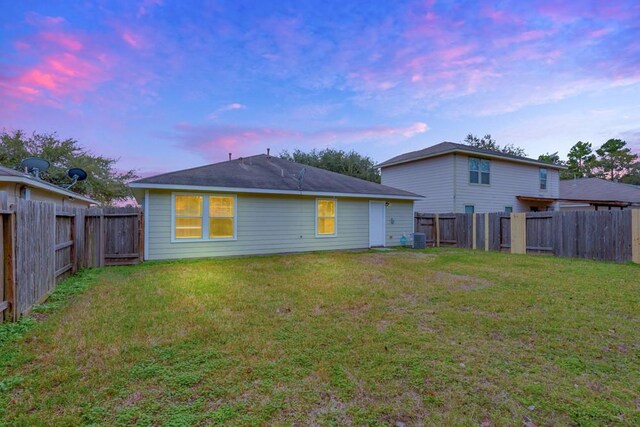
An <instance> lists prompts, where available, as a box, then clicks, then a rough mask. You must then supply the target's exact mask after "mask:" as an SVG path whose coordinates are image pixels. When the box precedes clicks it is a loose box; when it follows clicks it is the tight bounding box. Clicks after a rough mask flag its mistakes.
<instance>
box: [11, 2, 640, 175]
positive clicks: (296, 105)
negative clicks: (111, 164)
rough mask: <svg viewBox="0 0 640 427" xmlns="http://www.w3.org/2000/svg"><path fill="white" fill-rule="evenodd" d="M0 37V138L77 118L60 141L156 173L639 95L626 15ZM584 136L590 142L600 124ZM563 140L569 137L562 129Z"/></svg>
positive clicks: (340, 16)
mask: <svg viewBox="0 0 640 427" xmlns="http://www.w3.org/2000/svg"><path fill="white" fill-rule="evenodd" d="M249 5H250V7H249ZM0 20H2V21H3V24H5V25H2V26H0V49H1V51H2V52H3V58H2V59H1V60H0V61H2V67H0V96H1V97H2V98H3V101H4V104H5V107H6V108H4V109H0V124H2V125H4V126H8V127H12V128H27V130H49V131H51V130H58V129H50V128H47V129H41V128H39V126H42V123H43V122H44V120H37V118H43V117H47V118H51V117H55V118H56V123H57V124H58V126H59V127H60V128H69V129H74V128H77V127H74V123H77V120H78V117H83V116H84V117H88V116H90V117H92V120H94V121H95V122H96V126H97V127H94V128H93V132H94V133H90V134H88V135H85V134H82V133H81V134H77V135H71V136H74V137H76V138H78V139H79V140H80V141H82V140H83V138H84V137H90V139H91V140H96V139H97V138H96V136H95V135H96V134H103V135H104V138H105V139H106V140H109V139H113V138H115V137H116V136H115V133H114V131H113V129H114V128H117V129H118V132H124V133H126V132H128V133H129V134H135V135H136V140H135V141H136V144H124V146H126V148H127V150H132V151H136V150H139V152H138V151H136V152H135V153H130V152H128V151H123V152H122V153H121V154H120V157H122V158H123V161H124V162H126V161H127V158H128V157H131V156H133V155H142V154H144V155H150V156H158V158H157V159H155V160H154V165H157V167H161V163H162V162H163V159H165V158H166V161H170V160H172V159H171V156H172V154H173V155H175V154H176V153H179V152H180V150H182V148H183V147H185V146H188V147H191V148H192V149H193V150H194V153H197V155H204V156H207V157H208V158H209V157H210V154H209V153H210V152H211V151H216V150H223V151H228V150H229V149H232V150H233V151H238V152H244V153H246V154H249V149H256V148H261V146H262V145H263V144H265V143H270V144H274V147H275V146H276V145H277V144H280V145H281V146H282V147H292V146H293V145H295V144H301V145H303V144H304V146H307V147H313V146H316V145H317V146H327V145H331V144H338V145H340V144H359V145H357V147H358V149H360V150H362V151H364V152H365V153H366V154H369V155H371V156H373V157H375V158H384V157H386V156H390V155H392V154H398V153H399V152H402V151H403V150H409V149H416V148H420V147H422V146H425V145H428V144H432V143H436V142H440V141H441V140H445V139H447V140H457V139H456V138H461V137H464V134H466V133H468V132H472V131H473V130H474V129H476V128H482V129H484V131H491V132H492V133H494V134H499V133H500V131H501V130H505V134H507V132H506V129H507V128H508V127H509V123H511V122H515V121H517V122H518V123H522V122H526V120H527V118H528V119H529V120H530V121H532V122H534V121H536V120H537V116H536V115H538V116H539V115H540V112H539V109H540V108H545V109H549V110H554V111H555V107H556V106H564V108H566V109H573V111H572V113H574V115H579V114H580V109H583V108H592V107H594V105H592V104H591V103H596V102H599V103H606V104H614V106H613V107H612V108H613V109H616V110H618V111H619V110H621V108H622V107H621V105H622V104H625V105H626V104H628V103H633V102H636V101H635V99H637V96H638V95H640V3H638V2H637V1H634V0H611V1H607V2H604V1H598V0H593V1H589V0H585V1H580V2H557V1H554V0H532V1H528V2H521V1H515V0H514V1H508V0H507V1H502V2H497V3H495V2H494V3H487V2H468V1H462V0H454V1H436V0H431V1H426V2H425V1H420V0H415V1H414V0H407V1H401V2H358V3H353V2H342V1H335V2H332V1H330V2H329V3H328V4H326V3H321V2H313V1H312V2H298V3H293V4H289V5H287V4H283V3H282V2H276V1H265V2H259V3H255V2H252V3H247V4H245V3H243V2H227V1H221V2H216V3H202V4H199V5H197V7H189V8H186V7H184V6H183V5H182V3H180V2H162V1H159V0H140V1H136V2H122V3H104V4H102V5H101V6H100V7H97V6H95V5H91V4H73V3H71V4H66V5H62V4H58V3H55V2H54V3H51V2H44V1H43V2H42V3H39V2H38V1H37V0H36V1H35V2H26V3H25V2H16V3H15V4H13V5H12V7H10V8H8V9H7V10H6V11H5V13H4V14H3V16H2V17H0ZM12 23H17V24H12ZM615 104H617V106H616V105H615ZM247 106H249V108H248V107H247ZM54 110H56V111H55V112H54ZM593 120H595V124H594V127H593V129H595V128H596V127H597V125H598V124H599V125H600V127H601V128H603V127H606V126H608V125H610V123H611V122H610V121H607V120H605V119H604V118H602V117H595V118H593ZM50 121H51V120H49V121H48V122H50ZM177 122H181V123H190V125H180V126H178V128H174V125H173V124H174V123H177ZM570 122H571V123H578V122H579V120H572V121H570ZM101 123H102V124H101ZM114 123H117V125H114ZM212 123H214V124H215V126H212V125H211V124H212ZM426 123H429V126H427V125H426ZM427 130H428V132H427ZM565 131H566V132H565ZM603 131H605V132H606V131H609V130H608V129H606V128H605V129H604V130H603ZM87 132H89V131H87ZM572 132H573V133H575V134H579V133H580V132H581V129H579V128H575V129H565V130H563V134H567V135H568V134H571V133H572ZM594 132H595V130H594ZM611 132H616V133H620V132H624V129H620V128H618V127H616V128H615V129H611ZM163 133H164V134H167V133H176V134H177V135H178V139H179V140H180V141H181V143H180V148H176V147H173V146H171V145H170V144H172V143H173V142H167V141H166V140H158V139H157V138H156V136H155V135H158V134H163ZM523 139H524V137H523ZM361 141H373V142H375V143H368V144H360V142H361ZM509 142H514V143H517V141H509ZM572 142H575V141H568V142H564V141H563V142H562V144H569V143H572ZM163 143H166V144H169V146H168V147H163V149H162V150H156V149H153V147H155V146H157V145H158V144H163ZM536 143H538V144H545V146H544V147H541V148H540V150H538V149H537V148H536V147H533V148H529V149H528V151H529V152H536V151H540V152H544V151H557V150H559V151H561V152H562V151H566V150H565V149H564V148H562V147H559V148H554V147H553V146H552V145H553V144H557V142H554V139H553V138H551V137H548V138H546V139H544V140H540V141H537V142H536ZM394 144H395V145H394ZM532 144H533V142H532ZM90 148H98V149H99V147H90ZM171 150H177V151H171ZM260 151H262V149H261V150H260ZM224 155H226V154H225V153H223V156H224ZM160 156H165V157H163V158H161V157H160ZM185 161H186V160H185ZM189 161H195V159H194V158H193V157H191V158H189ZM185 166H186V165H185Z"/></svg>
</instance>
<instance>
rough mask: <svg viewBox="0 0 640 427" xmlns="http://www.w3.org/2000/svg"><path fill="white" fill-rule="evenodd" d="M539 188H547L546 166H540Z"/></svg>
mask: <svg viewBox="0 0 640 427" xmlns="http://www.w3.org/2000/svg"><path fill="white" fill-rule="evenodd" d="M540 189H541V190H546V189H547V169H546V168H540Z"/></svg>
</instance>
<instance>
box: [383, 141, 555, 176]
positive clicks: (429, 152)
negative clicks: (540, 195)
mask: <svg viewBox="0 0 640 427" xmlns="http://www.w3.org/2000/svg"><path fill="white" fill-rule="evenodd" d="M452 153H467V154H476V155H479V156H483V157H492V158H501V159H504V160H507V161H512V162H517V163H528V164H534V165H538V166H545V167H547V168H551V169H566V168H565V167H564V166H560V165H554V164H551V163H546V162H542V161H540V160H534V159H530V158H528V157H521V156H514V155H512V154H507V153H503V152H502V151H495V150H486V149H484V148H477V147H472V146H470V145H465V144H457V143H455V142H447V141H445V142H441V143H440V144H436V145H432V146H431V147H427V148H423V149H422V150H417V151H411V152H409V153H404V154H400V155H399V156H396V157H392V158H391V159H389V160H386V161H384V162H382V163H380V164H379V165H378V167H381V168H384V167H388V166H393V165H399V164H402V163H408V162H414V161H416V160H422V159H428V158H430V157H437V156H442V155H445V154H452Z"/></svg>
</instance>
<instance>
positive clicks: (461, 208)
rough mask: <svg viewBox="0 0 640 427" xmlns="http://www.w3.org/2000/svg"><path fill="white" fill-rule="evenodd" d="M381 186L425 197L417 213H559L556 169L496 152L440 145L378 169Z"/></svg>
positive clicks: (558, 171) (417, 206)
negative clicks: (380, 175) (550, 211)
mask: <svg viewBox="0 0 640 427" xmlns="http://www.w3.org/2000/svg"><path fill="white" fill-rule="evenodd" d="M378 167H380V168H381V173H382V183H383V184H384V185H388V186H391V187H395V188H400V189H403V190H406V191H410V192H413V193H417V194H421V195H424V196H425V198H424V199H422V200H418V201H416V203H415V207H414V208H415V211H416V212H430V213H445V212H455V213H463V212H467V213H469V212H476V213H484V212H528V211H546V210H557V209H558V198H559V192H560V189H559V183H560V170H561V169H563V168H564V167H563V166H558V165H552V164H548V163H544V162H541V161H538V160H533V159H528V158H525V157H519V156H513V155H509V154H505V153H502V152H498V151H492V150H484V149H480V148H475V147H471V146H468V145H463V144H456V143H453V142H443V143H440V144H437V145H434V146H431V147H428V148H425V149H423V150H418V151H413V152H410V153H406V154H401V155H399V156H396V157H394V158H392V159H389V160H387V161H385V162H383V163H381V164H379V165H378Z"/></svg>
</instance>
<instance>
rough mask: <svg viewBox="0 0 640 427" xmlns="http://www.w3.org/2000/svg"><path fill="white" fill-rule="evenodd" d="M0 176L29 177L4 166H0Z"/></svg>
mask: <svg viewBox="0 0 640 427" xmlns="http://www.w3.org/2000/svg"><path fill="white" fill-rule="evenodd" d="M0 176H19V177H29V175H25V173H24V172H20V171H17V170H14V169H10V168H8V167H5V166H0Z"/></svg>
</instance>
